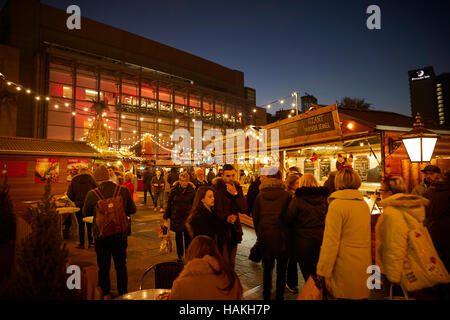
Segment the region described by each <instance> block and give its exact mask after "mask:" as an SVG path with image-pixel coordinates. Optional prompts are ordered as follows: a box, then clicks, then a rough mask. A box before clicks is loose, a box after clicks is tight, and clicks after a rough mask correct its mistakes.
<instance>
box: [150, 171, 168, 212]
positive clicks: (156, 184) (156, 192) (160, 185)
mask: <svg viewBox="0 0 450 320" xmlns="http://www.w3.org/2000/svg"><path fill="white" fill-rule="evenodd" d="M164 185H165V182H164V177H163V176H162V175H161V170H160V169H158V170H156V175H155V176H154V177H153V179H152V188H153V192H152V193H153V204H154V205H155V208H154V209H153V210H154V211H155V212H156V211H157V210H158V201H159V208H160V212H164Z"/></svg>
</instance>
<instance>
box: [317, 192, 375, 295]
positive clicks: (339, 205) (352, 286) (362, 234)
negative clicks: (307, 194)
mask: <svg viewBox="0 0 450 320" xmlns="http://www.w3.org/2000/svg"><path fill="white" fill-rule="evenodd" d="M329 201H331V203H330V205H329V206H328V213H327V216H326V219H325V231H324V237H323V242H322V247H321V249H320V256H319V262H318V264H317V274H318V275H320V276H323V277H325V281H326V285H327V288H328V290H329V291H330V293H331V295H332V296H334V297H335V298H343V299H367V298H368V297H369V293H370V291H369V289H368V288H367V278H368V277H369V274H367V273H366V271H367V267H369V266H370V265H372V253H371V231H370V210H369V207H368V205H367V204H366V202H365V201H364V197H363V195H362V194H361V192H359V191H358V190H352V189H346V190H339V191H336V192H334V193H332V194H331V195H330V198H329Z"/></svg>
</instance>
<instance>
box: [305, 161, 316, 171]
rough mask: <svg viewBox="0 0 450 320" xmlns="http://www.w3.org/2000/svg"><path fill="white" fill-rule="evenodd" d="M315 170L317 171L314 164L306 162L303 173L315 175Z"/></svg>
mask: <svg viewBox="0 0 450 320" xmlns="http://www.w3.org/2000/svg"><path fill="white" fill-rule="evenodd" d="M314 169H315V166H314V162H312V161H307V160H305V167H304V169H303V173H311V174H312V175H314V171H315V170H314Z"/></svg>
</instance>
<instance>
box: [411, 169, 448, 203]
mask: <svg viewBox="0 0 450 320" xmlns="http://www.w3.org/2000/svg"><path fill="white" fill-rule="evenodd" d="M421 171H422V172H423V173H424V174H425V178H424V179H423V181H422V183H420V184H418V185H417V186H415V187H414V189H413V190H412V191H411V194H414V195H417V196H422V195H423V194H424V193H425V191H427V189H428V188H429V187H430V186H431V184H432V183H434V182H436V181H438V180H439V178H440V177H441V169H439V167H438V166H434V165H431V164H430V165H428V166H426V167H425V168H424V169H423V170H421Z"/></svg>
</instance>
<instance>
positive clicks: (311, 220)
mask: <svg viewBox="0 0 450 320" xmlns="http://www.w3.org/2000/svg"><path fill="white" fill-rule="evenodd" d="M328 195H329V191H328V188H326V187H301V188H298V189H297V190H296V191H295V197H294V198H293V199H292V201H291V203H290V204H289V208H288V210H287V213H286V223H287V225H288V226H289V231H290V232H291V233H292V234H293V238H294V239H295V242H301V239H304V238H313V239H316V240H318V241H319V242H320V243H322V238H323V231H324V228H325V216H326V214H327V209H328V203H327V197H328Z"/></svg>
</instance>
